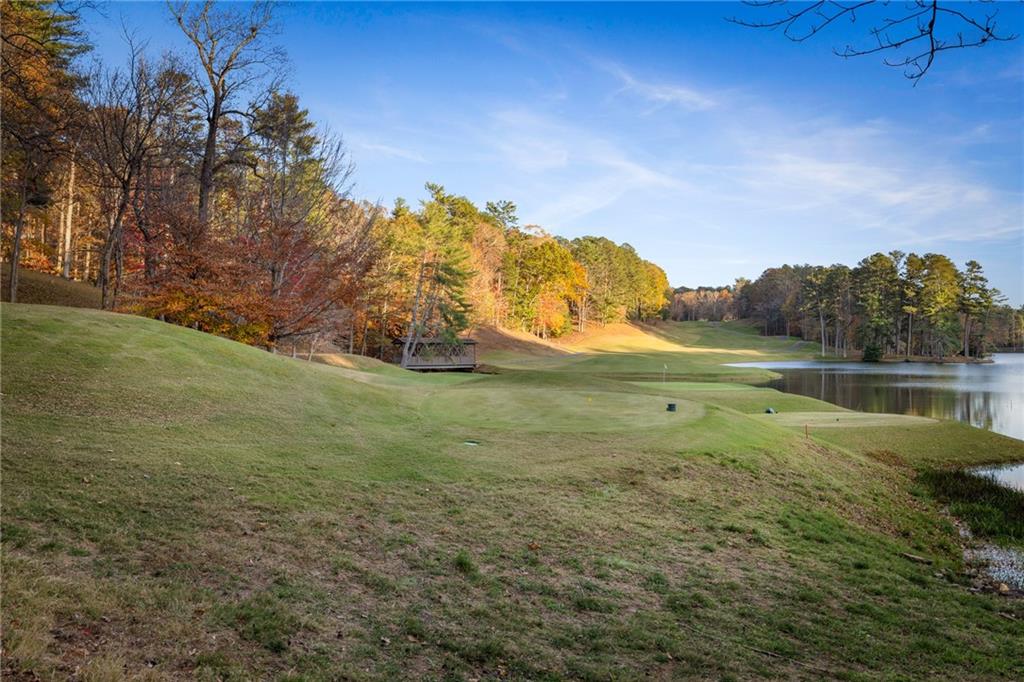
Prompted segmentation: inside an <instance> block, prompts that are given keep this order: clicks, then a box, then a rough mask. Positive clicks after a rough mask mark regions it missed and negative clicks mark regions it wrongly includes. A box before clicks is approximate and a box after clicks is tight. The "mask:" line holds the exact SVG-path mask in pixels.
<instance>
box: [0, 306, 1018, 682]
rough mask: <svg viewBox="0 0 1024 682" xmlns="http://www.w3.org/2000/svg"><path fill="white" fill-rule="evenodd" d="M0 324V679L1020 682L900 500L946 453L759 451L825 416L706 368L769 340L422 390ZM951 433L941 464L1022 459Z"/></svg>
mask: <svg viewBox="0 0 1024 682" xmlns="http://www.w3.org/2000/svg"><path fill="white" fill-rule="evenodd" d="M2 317H3V319H2V322H3V325H2V332H3V337H2V362H3V394H4V410H3V429H2V438H3V441H2V458H3V459H2V467H3V472H2V473H3V499H2V530H3V571H4V595H3V600H4V603H3V625H4V630H3V638H4V642H3V644H4V653H5V656H4V661H3V665H4V672H5V673H6V674H10V675H12V676H13V675H19V676H24V677H25V678H33V677H38V678H42V679H67V678H68V677H70V676H78V677H82V678H86V679H119V678H121V677H123V676H128V677H134V678H138V679H175V678H178V679H192V678H198V679H211V680H213V679H238V680H242V679H254V678H259V679H310V680H313V679H325V680H326V679H367V680H371V679H399V678H410V677H418V678H422V679H427V680H432V679H509V678H511V679H524V680H525V679H530V680H535V679H551V680H554V679H593V680H608V679H639V678H652V677H653V678H660V679H674V678H681V677H698V678H713V679H751V678H786V679H809V680H810V679H815V680H817V679H821V678H823V677H834V678H841V679H855V680H856V679H864V680H867V679H871V680H874V679H886V678H888V679H907V678H925V677H927V678H932V679H943V678H945V679H958V680H959V679H992V678H1005V679H1015V678H1019V677H1020V676H1021V675H1022V674H1024V664H1022V661H1024V640H1022V638H1021V637H1020V622H1021V619H1024V607H1022V606H1021V604H1020V602H1018V601H1013V600H1009V599H1005V598H1000V597H997V596H994V595H990V594H981V593H971V592H969V591H967V590H965V589H964V586H963V584H962V582H963V579H962V578H961V577H960V575H959V572H958V571H959V568H960V563H959V561H960V559H959V550H958V547H957V545H956V535H955V532H954V529H952V528H951V527H950V526H949V524H948V523H947V522H946V521H944V520H943V518H942V517H941V516H940V515H939V514H938V513H937V509H936V504H935V503H933V502H931V501H929V499H928V498H925V497H920V496H915V495H914V494H913V493H914V492H915V490H914V485H915V484H914V482H913V464H914V463H915V462H925V461H927V462H929V463H934V462H939V461H943V453H942V451H941V448H939V447H938V445H937V444H938V443H939V442H941V441H942V440H943V439H948V438H949V437H950V433H953V432H951V431H949V430H948V429H947V425H945V424H941V423H934V422H930V421H927V420H926V421H923V422H921V423H915V424H912V425H908V424H905V423H902V422H899V423H897V422H895V421H894V422H891V423H884V424H883V425H881V426H879V425H878V424H872V425H870V426H864V425H858V424H856V423H854V422H855V421H856V419H855V418H851V419H850V422H851V423H850V424H849V425H847V426H844V427H840V428H836V427H833V428H830V429H825V428H822V429H820V432H821V433H820V434H819V433H812V435H811V437H810V438H807V437H805V435H804V433H803V430H802V428H801V427H800V426H797V425H793V424H788V423H785V422H783V421H780V422H773V421H772V420H770V419H768V418H767V417H766V416H765V415H763V414H761V413H762V412H763V409H764V406H765V403H770V404H772V405H774V406H777V407H779V409H780V410H781V414H780V415H776V416H785V415H786V414H787V412H789V411H800V412H803V413H811V414H818V415H820V414H821V413H828V414H829V415H833V416H832V418H833V419H834V418H835V416H834V415H837V414H838V415H853V414H855V413H848V412H846V411H842V410H838V409H837V408H835V407H834V406H829V405H826V404H823V403H819V402H817V401H814V400H811V399H807V398H800V397H797V396H783V395H781V394H778V393H775V392H774V391H769V390H767V389H759V388H753V387H750V386H745V385H742V384H739V383H736V382H737V381H738V380H739V379H740V378H741V377H742V376H743V371H744V370H740V371H738V372H733V371H731V370H732V369H737V368H721V367H719V365H718V363H720V362H722V361H723V360H722V359H723V358H729V359H732V358H736V359H737V360H736V361H742V360H745V359H758V358H761V359H764V358H766V357H773V358H774V357H792V356H793V355H800V354H806V353H807V352H808V351H807V349H805V348H803V347H802V346H800V345H798V344H795V343H794V342H792V341H783V340H777V339H760V338H758V337H756V336H755V335H753V334H751V333H749V332H747V331H746V330H744V329H742V328H732V327H728V326H727V327H725V328H722V327H710V326H707V325H699V324H692V325H691V324H680V325H666V326H664V327H660V328H658V329H656V330H646V331H642V332H638V334H639V335H634V334H633V333H632V332H625V331H624V332H622V334H619V335H618V338H611V335H609V337H607V338H604V339H596V338H595V339H592V340H591V341H590V342H587V343H590V344H591V345H589V346H585V345H584V343H582V342H581V343H580V344H579V345H578V346H577V347H576V348H574V349H569V350H567V351H566V352H565V353H564V354H553V355H550V356H546V355H529V356H525V355H524V356H520V357H517V356H516V355H515V353H514V352H512V351H508V350H506V351H503V352H504V353H505V354H506V355H505V356H504V357H499V358H497V359H496V364H501V365H503V366H504V367H506V368H507V369H511V370H514V371H509V372H507V373H505V374H500V375H495V376H477V375H443V376H434V375H417V374H410V373H407V372H403V371H400V370H395V369H394V368H391V367H384V366H379V365H377V364H375V363H372V362H371V363H359V362H354V361H352V362H349V361H347V360H345V359H344V358H340V359H339V358H335V359H334V360H333V362H334V364H335V365H340V366H332V365H330V364H326V361H327V360H328V359H325V363H307V362H304V361H300V360H293V359H290V358H284V357H277V356H272V355H269V354H267V353H265V352H263V351H260V350H257V349H253V348H248V347H245V346H242V345H239V344H236V343H232V342H230V341H226V340H224V339H219V338H215V337H211V336H207V335H203V334H200V333H198V332H194V331H191V330H187V329H181V328H177V327H172V326H169V325H164V324H161V323H159V322H155V321H152V320H144V319H139V318H134V317H128V316H121V315H111V314H106V313H100V312H96V311H85V310H81V311H75V310H69V309H65V308H52V307H44V306H26V305H16V306H11V305H4V306H3V307H2ZM623 335H625V336H627V337H628V338H622V336H623ZM643 337H649V338H646V339H645V338H643ZM745 344H749V345H746V346H745ZM676 348H678V349H682V350H675V349H676ZM669 363H672V364H671V372H670V375H671V376H669V378H670V379H674V381H671V382H668V383H664V384H663V383H661V382H660V381H655V382H653V383H652V382H649V381H645V380H646V379H651V378H657V379H660V378H661V371H662V365H664V364H669ZM719 380H721V381H722V382H725V383H719ZM669 400H671V401H672V402H676V403H678V405H679V411H678V412H677V413H667V412H665V410H664V403H665V402H667V401H669ZM965 428H966V427H965ZM886 430H889V437H888V438H886V439H884V440H883V444H875V443H874V441H873V439H874V438H875V437H876V436H874V435H873V434H876V433H878V432H883V431H886ZM956 433H960V432H956ZM963 434H964V435H963V436H962V441H958V442H962V443H965V444H966V443H970V448H968V449H965V450H964V451H963V452H961V451H959V449H958V448H959V446H958V445H957V444H955V443H954V444H953V445H952V446H951V447H950V448H948V449H947V452H946V458H947V459H948V460H949V461H953V460H956V461H958V462H959V461H1010V460H1014V459H1024V452H1022V450H1024V446H1022V445H1021V444H1020V443H1019V442H1017V441H1012V440H1011V439H1004V438H999V437H995V436H993V435H992V434H986V433H985V432H980V431H977V430H973V429H969V430H968V431H964V432H963ZM883 450H884V451H886V452H891V453H893V456H892V457H891V458H888V459H887V456H881V455H880V454H879V453H881V452H882V451H883ZM907 553H912V554H914V555H918V556H925V557H927V558H929V559H930V560H931V561H933V564H932V565H923V564H920V563H917V562H914V561H910V560H908V559H907V558H906V557H905V554H907Z"/></svg>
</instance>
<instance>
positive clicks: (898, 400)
mask: <svg viewBox="0 0 1024 682" xmlns="http://www.w3.org/2000/svg"><path fill="white" fill-rule="evenodd" d="M992 359H993V360H994V362H992V363H990V364H984V365H965V364H953V363H951V364H944V365H938V364H929V363H914V362H900V363H868V362H813V361H793V362H747V363H737V366H745V367H762V368H765V369H770V370H772V371H773V372H777V373H779V374H781V375H782V377H781V378H780V379H776V380H775V381H771V382H769V383H768V384H767V385H768V386H770V387H772V388H775V389H778V390H780V391H785V392H786V393H797V394H799V395H806V396H810V397H812V398H818V399H819V400H825V401H827V402H830V403H833V404H835V405H840V406H842V407H847V408H849V409H851V410H859V411H861V412H888V413H895V414H912V415H917V416H920V417H934V418H937V419H955V420H957V421H962V422H966V423H968V424H970V425H972V426H977V427H978V428H982V429H988V430H989V431H995V432H996V433H1001V434H1003V435H1006V436H1010V437H1011V438H1017V439H1020V440H1024V353H996V354H995V355H993V356H992ZM979 473H984V474H985V475H988V476H992V477H993V478H996V479H997V480H999V481H1000V482H1001V483H1003V484H1004V485H1007V486H1009V487H1013V488H1017V489H1019V490H1024V464H1019V465H1016V466H1009V467H993V468H989V469H985V470H984V471H983V472H981V471H979Z"/></svg>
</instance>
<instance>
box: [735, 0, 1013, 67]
mask: <svg viewBox="0 0 1024 682" xmlns="http://www.w3.org/2000/svg"><path fill="white" fill-rule="evenodd" d="M744 4H745V5H747V6H748V7H750V8H752V10H754V11H756V12H758V13H760V14H762V15H768V16H766V17H765V18H763V19H749V18H738V17H730V18H728V19H727V21H729V22H731V23H734V24H738V25H740V26H746V27H748V28H762V29H768V30H779V29H781V30H782V33H783V35H785V36H786V38H788V39H789V40H791V41H793V42H796V43H802V42H804V41H806V40H809V39H810V38H812V37H814V36H816V35H818V34H819V33H821V32H823V31H825V30H826V29H828V28H829V27H830V26H832V25H833V24H835V23H836V22H837V21H839V20H841V19H842V20H849V21H850V23H856V22H857V20H858V17H859V16H861V15H864V14H867V13H869V12H871V11H873V10H884V11H885V12H886V15H883V16H880V17H878V18H877V20H876V21H874V22H873V25H872V26H871V27H870V28H869V29H868V31H867V35H868V36H869V37H870V39H871V42H872V44H871V45H870V46H863V45H860V46H859V45H853V44H847V45H846V46H845V47H844V48H842V49H838V48H836V49H833V52H834V53H835V55H836V56H838V57H843V58H844V59H848V58H850V57H863V56H866V55H871V54H877V53H882V52H885V53H889V52H892V53H895V54H896V55H898V56H895V57H886V58H885V59H884V60H883V63H884V64H886V65H887V66H892V67H896V68H900V69H902V70H903V74H904V75H905V76H906V77H907V78H908V79H910V80H911V81H913V82H914V83H915V84H916V83H917V82H918V81H919V80H920V79H921V78H923V77H924V75H925V74H926V73H928V71H929V70H930V69H931V67H932V65H933V64H934V63H935V59H936V57H937V56H938V55H939V54H940V53H942V52H946V51H948V50H959V49H965V48H971V47H982V46H984V45H987V44H989V43H992V42H1006V41H1010V40H1016V39H1017V37H1018V34H1016V33H1012V32H1005V31H1003V30H1002V29H1000V27H999V26H998V24H997V22H996V17H997V15H998V13H999V11H998V10H997V9H996V10H993V11H992V12H991V13H985V12H981V11H980V5H983V4H991V3H989V2H973V3H955V4H954V3H952V2H940V1H939V0H912V1H910V2H903V3H889V2H879V1H878V0H857V1H850V2H843V1H839V0H818V1H817V2H811V3H809V4H801V5H797V6H796V7H794V6H793V5H792V4H791V3H788V2H786V0H749V1H748V2H745V3H744ZM897 8H898V9H897ZM918 45H921V46H922V47H921V48H920V49H917V47H916V46H918ZM905 49H908V50H909V52H907V51H905Z"/></svg>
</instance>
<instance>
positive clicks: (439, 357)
mask: <svg viewBox="0 0 1024 682" xmlns="http://www.w3.org/2000/svg"><path fill="white" fill-rule="evenodd" d="M406 340H407V339H406V338H405V337H402V338H397V339H395V340H394V342H393V343H394V345H395V346H397V347H398V348H399V355H400V356H401V348H402V347H403V346H405V342H406ZM400 364H401V365H402V367H403V368H405V369H415V370H421V371H422V370H462V371H472V370H474V369H476V341H474V340H473V339H456V340H454V341H452V340H450V339H439V338H423V339H420V340H419V341H418V342H417V343H416V345H415V347H414V348H413V349H412V353H411V355H410V357H409V360H408V362H402V361H401V360H400Z"/></svg>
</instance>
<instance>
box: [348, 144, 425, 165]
mask: <svg viewBox="0 0 1024 682" xmlns="http://www.w3.org/2000/svg"><path fill="white" fill-rule="evenodd" d="M356 146H358V147H359V148H360V149H363V150H365V151H367V152H370V153H371V154H379V155H381V156H387V157H391V158H395V159H405V160H406V161H414V162H416V163H427V159H426V158H424V157H423V155H422V154H419V153H418V152H415V151H412V150H410V149H403V148H402V147H395V146H393V145H389V144H379V143H376V142H365V141H360V142H357V143H356Z"/></svg>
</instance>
